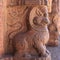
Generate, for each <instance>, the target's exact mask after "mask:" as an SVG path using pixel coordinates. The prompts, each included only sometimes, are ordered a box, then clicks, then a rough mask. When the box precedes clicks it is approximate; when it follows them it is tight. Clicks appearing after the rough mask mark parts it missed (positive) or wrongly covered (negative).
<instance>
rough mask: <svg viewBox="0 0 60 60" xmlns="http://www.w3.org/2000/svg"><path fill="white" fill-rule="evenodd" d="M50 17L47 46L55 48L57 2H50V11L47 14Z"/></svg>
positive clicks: (57, 16)
mask: <svg viewBox="0 0 60 60" xmlns="http://www.w3.org/2000/svg"><path fill="white" fill-rule="evenodd" d="M49 17H50V21H51V23H50V25H49V27H48V28H49V32H50V39H49V43H48V45H51V46H57V45H58V37H59V33H58V29H59V28H58V21H59V0H52V11H51V12H50V13H49Z"/></svg>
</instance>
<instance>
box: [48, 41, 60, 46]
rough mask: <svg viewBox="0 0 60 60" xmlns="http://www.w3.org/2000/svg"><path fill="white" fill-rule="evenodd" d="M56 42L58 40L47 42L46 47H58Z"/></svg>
mask: <svg viewBox="0 0 60 60" xmlns="http://www.w3.org/2000/svg"><path fill="white" fill-rule="evenodd" d="M58 41H59V40H49V42H48V44H47V45H48V46H58Z"/></svg>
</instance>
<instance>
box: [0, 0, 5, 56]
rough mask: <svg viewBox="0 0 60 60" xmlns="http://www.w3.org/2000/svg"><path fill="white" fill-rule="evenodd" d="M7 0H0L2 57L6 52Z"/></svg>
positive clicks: (0, 44)
mask: <svg viewBox="0 0 60 60" xmlns="http://www.w3.org/2000/svg"><path fill="white" fill-rule="evenodd" d="M4 37H5V1H4V0H0V57H1V56H2V55H3V54H4V53H5V50H4V48H5V46H4V40H5V38H4Z"/></svg>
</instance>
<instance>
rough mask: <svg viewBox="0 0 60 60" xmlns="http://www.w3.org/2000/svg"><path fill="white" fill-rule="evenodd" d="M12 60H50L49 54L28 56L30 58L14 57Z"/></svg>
mask: <svg viewBox="0 0 60 60" xmlns="http://www.w3.org/2000/svg"><path fill="white" fill-rule="evenodd" d="M13 60H51V54H48V55H47V56H41V57H38V56H37V57H36V56H30V57H28V56H27V57H20V55H19V54H18V55H16V56H14V58H13Z"/></svg>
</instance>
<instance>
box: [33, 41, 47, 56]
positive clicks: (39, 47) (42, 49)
mask: <svg viewBox="0 0 60 60" xmlns="http://www.w3.org/2000/svg"><path fill="white" fill-rule="evenodd" d="M34 45H35V48H36V51H38V54H39V55H41V56H47V53H46V52H47V49H46V46H45V45H43V43H42V42H39V41H35V44H34Z"/></svg>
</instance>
